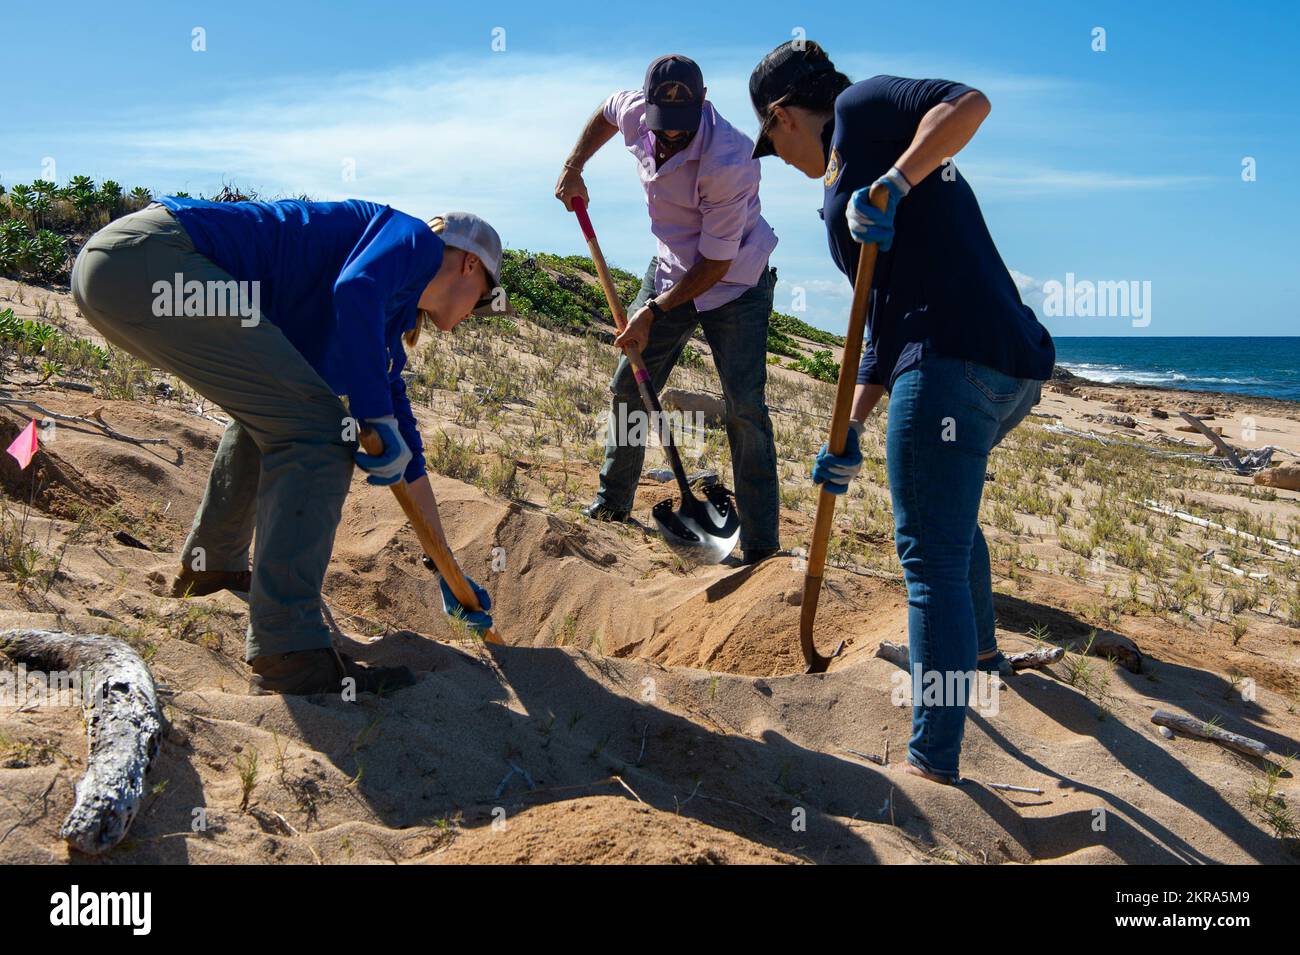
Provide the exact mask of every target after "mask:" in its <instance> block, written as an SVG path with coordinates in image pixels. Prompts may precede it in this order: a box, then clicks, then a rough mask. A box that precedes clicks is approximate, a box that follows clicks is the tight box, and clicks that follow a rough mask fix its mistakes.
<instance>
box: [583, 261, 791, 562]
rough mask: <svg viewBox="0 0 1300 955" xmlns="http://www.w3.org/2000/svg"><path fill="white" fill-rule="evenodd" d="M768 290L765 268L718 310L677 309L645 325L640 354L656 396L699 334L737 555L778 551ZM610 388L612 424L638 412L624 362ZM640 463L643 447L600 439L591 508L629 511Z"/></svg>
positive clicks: (632, 310) (646, 283)
mask: <svg viewBox="0 0 1300 955" xmlns="http://www.w3.org/2000/svg"><path fill="white" fill-rule="evenodd" d="M658 268H659V260H658V259H657V258H654V259H651V260H650V268H649V269H648V270H647V271H646V274H645V278H644V279H643V280H642V282H641V291H640V292H639V293H637V297H636V299H635V300H634V301H633V302H632V304H631V305H630V306H629V307H628V310H627V311H628V316H629V317H631V316H632V315H634V314H636V312H637V310H638V309H640V308H641V306H643V305H644V304H645V303H646V302H647V301H648V300H649V299H650V298H651V296H653V295H654V294H655V291H654V279H655V272H656V271H657V269H658ZM775 287H776V269H766V270H764V272H763V275H762V277H761V278H759V280H758V284H757V285H755V286H754V287H753V288H751V289H749V290H748V291H747V292H745V293H744V294H743V295H741V296H740V297H739V298H737V299H734V300H733V301H730V302H728V303H727V304H726V305H720V306H718V307H717V308H711V309H709V310H708V311H707V312H700V311H697V310H696V308H695V305H694V304H693V303H690V302H688V303H687V304H685V305H681V306H678V307H677V308H674V309H673V310H672V311H670V312H668V313H667V314H665V315H664V316H663V317H662V318H659V319H656V320H655V322H654V324H653V325H651V326H650V342H649V344H648V345H646V348H645V351H643V352H642V353H641V357H642V358H643V359H644V360H645V364H646V370H647V371H649V372H650V386H651V387H652V388H653V389H654V391H655V393H656V394H657V393H659V392H660V391H662V390H663V387H664V383H665V382H666V381H667V380H668V374H669V372H671V371H672V370H673V366H674V365H676V364H677V359H678V358H680V357H681V354H682V349H684V348H685V347H686V344H687V342H689V341H690V339H691V335H692V334H693V333H694V332H695V328H696V326H697V325H698V326H700V327H701V328H702V330H703V331H704V339H705V341H707V342H708V343H709V348H710V350H712V352H713V363H714V365H716V366H717V369H718V377H719V378H721V379H722V394H723V398H724V399H725V401H726V406H727V442H728V443H729V444H730V445H731V461H732V466H731V471H732V476H733V480H734V482H735V483H734V484H733V487H734V488H735V491H736V510H737V511H738V512H739V514H740V546H741V547H742V548H743V549H744V550H756V549H759V548H768V547H779V546H780V540H779V536H778V533H779V532H778V527H779V513H780V512H779V508H780V494H779V492H778V484H777V477H776V443H775V442H774V441H773V438H772V421H771V418H769V417H768V412H767V323H768V320H769V319H770V318H771V315H772V292H773V289H774V288H775ZM610 390H611V391H612V392H613V393H614V400H613V402H612V403H611V405H610V409H609V413H610V415H611V416H612V420H614V421H625V420H628V418H627V416H628V414H629V413H631V412H636V411H640V410H642V408H641V395H640V393H639V392H638V391H637V387H636V378H635V377H634V376H633V374H632V368H631V366H630V365H628V362H627V358H626V356H625V357H623V358H622V359H621V360H620V361H619V363H618V368H617V370H615V372H614V378H613V380H612V381H611V382H610ZM644 464H645V445H644V444H643V443H640V442H636V443H619V442H618V441H617V440H615V438H614V437H613V436H612V435H611V436H610V437H608V438H607V439H606V444H605V463H604V465H603V466H602V467H601V469H600V493H599V494H598V495H597V497H596V502H597V503H599V504H604V505H605V507H607V508H609V509H610V510H614V511H630V510H631V509H632V498H633V496H634V495H635V494H636V486H637V482H638V481H639V480H640V479H641V468H642V467H643V466H644Z"/></svg>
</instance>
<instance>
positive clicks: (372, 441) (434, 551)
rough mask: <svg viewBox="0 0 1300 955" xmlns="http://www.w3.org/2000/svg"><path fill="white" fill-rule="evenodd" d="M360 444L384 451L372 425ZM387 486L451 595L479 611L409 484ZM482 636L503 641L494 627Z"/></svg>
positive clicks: (470, 589) (373, 451) (371, 450)
mask: <svg viewBox="0 0 1300 955" xmlns="http://www.w3.org/2000/svg"><path fill="white" fill-rule="evenodd" d="M361 447H362V448H363V449H365V452H366V454H375V455H378V454H383V453H384V439H383V438H381V437H380V436H379V434H378V432H376V431H375V430H374V429H373V428H363V429H362V431H361ZM390 486H391V487H392V489H393V496H394V497H396V498H397V503H399V504H401V505H402V511H403V512H404V513H405V514H406V519H407V521H409V522H410V524H411V528H412V529H413V530H414V531H415V536H416V538H418V539H419V541H420V547H421V548H422V549H423V550H424V552H425V553H426V554H427V555H429V559H430V560H432V561H433V563H434V566H436V567H437V568H438V573H439V574H441V575H442V579H443V580H445V581H446V582H447V587H448V588H449V589H450V590H451V593H452V596H453V597H455V598H456V599H457V600H458V601H459V602H460V605H461V606H462V607H464V608H465V610H466V611H467V612H469V613H473V612H474V611H476V610H482V609H483V608H482V607H480V606H479V602H478V597H477V596H476V595H475V593H474V588H473V587H471V586H470V585H469V581H468V580H466V579H465V574H464V573H463V572H462V571H461V569H460V565H459V564H457V563H456V558H455V556H454V555H453V554H452V552H451V548H450V547H448V546H447V541H446V540H445V539H444V538H443V536H442V534H441V533H440V532H439V531H438V530H437V529H436V528H435V527H434V526H433V525H432V524H431V523H430V522H429V519H428V518H427V517H426V516H425V513H424V511H422V510H421V509H420V505H419V504H418V503H416V500H415V498H414V497H412V496H411V488H410V486H409V485H408V484H407V483H406V481H404V480H402V481H398V482H397V483H396V484H393V485H390ZM483 639H484V640H486V641H487V642H488V643H502V642H504V641H502V639H501V637H500V636H498V635H497V633H496V631H495V630H487V631H485V632H484V633H483Z"/></svg>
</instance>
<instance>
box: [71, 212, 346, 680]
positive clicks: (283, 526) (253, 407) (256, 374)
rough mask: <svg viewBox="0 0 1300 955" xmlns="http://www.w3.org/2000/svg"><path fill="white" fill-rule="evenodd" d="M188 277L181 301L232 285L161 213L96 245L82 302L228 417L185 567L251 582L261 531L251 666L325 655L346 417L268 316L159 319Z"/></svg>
mask: <svg viewBox="0 0 1300 955" xmlns="http://www.w3.org/2000/svg"><path fill="white" fill-rule="evenodd" d="M178 275H179V276H181V277H182V281H183V282H184V283H186V285H184V286H182V288H183V289H186V288H190V289H192V288H194V287H193V286H191V285H189V283H192V282H194V281H198V282H200V283H203V286H201V287H208V284H207V283H230V282H233V281H234V280H233V279H232V277H231V276H230V274H229V273H227V272H226V271H225V270H223V269H221V268H220V267H219V266H217V265H216V264H215V263H213V262H212V261H211V260H210V259H208V258H207V257H205V256H203V255H200V254H199V253H198V252H196V251H195V249H194V243H193V242H192V241H191V240H190V237H189V235H188V234H187V233H186V232H185V230H184V229H183V228H182V227H181V225H180V224H179V223H178V222H177V221H176V219H175V218H174V217H173V216H172V214H171V213H170V212H169V211H167V210H166V209H164V208H163V207H162V206H158V205H156V204H155V205H152V206H150V207H149V208H147V209H143V210H141V211H140V212H136V213H133V214H132V215H129V216H125V217H123V218H121V219H118V220H117V221H115V222H113V223H111V224H109V225H108V226H107V227H106V228H104V229H102V230H100V231H99V232H98V233H96V234H95V235H94V236H92V237H91V239H90V240H89V241H88V242H87V243H86V245H85V246H84V247H83V248H82V250H81V252H80V254H79V255H78V256H77V262H76V265H75V266H74V267H73V270H72V294H73V297H74V298H75V299H76V302H77V306H78V307H79V308H80V309H81V313H82V314H83V315H84V316H85V317H86V320H87V321H89V322H90V324H91V325H93V326H94V327H95V328H96V329H98V330H99V331H100V332H101V333H102V334H103V336H104V337H105V338H106V339H108V341H109V342H111V343H112V344H114V345H116V346H118V347H119V348H122V349H125V350H126V351H128V352H131V353H132V354H134V355H136V356H137V357H139V358H141V359H143V360H145V361H147V362H149V363H150V364H152V365H155V366H156V367H158V368H161V369H164V370H166V371H169V372H171V373H172V374H174V375H175V376H176V377H177V378H179V379H181V380H182V381H184V382H185V383H186V384H187V385H189V386H190V387H191V388H193V389H194V390H195V391H196V392H198V393H199V394H200V395H202V396H203V397H204V398H207V399H208V400H209V401H212V402H214V403H216V404H218V405H220V406H221V407H222V408H223V409H225V411H226V412H227V414H229V415H230V417H231V423H230V425H229V426H228V427H227V428H226V433H225V434H224V435H223V436H222V439H221V444H220V446H219V447H218V448H217V454H216V458H215V460H214V461H213V462H212V472H211V474H209V476H208V486H207V490H206V492H205V493H204V495H203V503H202V504H201V505H200V506H199V510H198V513H197V514H196V515H195V517H194V525H193V527H192V529H191V531H190V535H189V538H188V539H187V540H186V541H185V544H184V547H183V549H182V551H181V560H182V561H183V562H184V563H185V564H186V565H187V566H189V567H191V568H192V569H194V570H210V571H213V570H229V571H243V570H246V569H247V568H248V560H249V549H250V545H251V544H252V540H253V529H254V527H256V529H257V547H256V550H255V552H254V554H253V562H252V563H253V567H252V569H253V586H252V593H251V594H250V595H249V623H248V646H247V653H246V656H247V659H249V660H251V659H252V658H253V657H256V656H261V655H263V654H278V653H290V652H293V651H296V650H313V649H319V648H324V647H328V646H329V645H330V631H329V629H328V628H327V627H326V626H325V622H324V620H323V619H322V617H321V584H322V583H323V581H324V579H325V570H326V568H327V566H328V565H329V559H330V552H331V550H332V549H333V546H334V532H335V529H336V528H337V527H338V523H339V519H340V517H341V515H342V512H343V500H344V498H345V497H346V496H347V492H348V485H349V483H350V481H351V477H352V467H353V463H352V447H351V446H350V445H349V444H348V443H347V442H345V441H344V437H343V435H344V418H345V416H346V414H347V412H346V410H345V409H344V407H343V403H342V401H341V400H340V399H339V398H338V396H337V395H335V394H334V393H333V391H331V389H330V388H329V386H328V385H327V384H326V383H325V382H324V380H322V378H321V377H320V375H318V374H317V373H316V371H315V369H313V368H312V367H311V365H309V364H308V363H307V360H306V359H305V358H303V357H302V355H301V354H300V353H299V352H298V350H297V349H296V348H294V346H293V345H292V344H290V342H289V340H288V339H287V338H285V337H284V334H283V333H282V332H281V331H280V330H279V329H278V328H276V326H275V325H273V324H272V323H271V322H270V321H268V320H267V319H266V317H265V316H262V317H261V318H260V320H256V319H253V318H248V317H243V316H241V315H240V314H230V312H232V311H233V310H232V309H228V308H213V307H212V306H211V304H209V305H208V306H206V307H205V308H204V309H203V310H204V311H211V312H214V313H215V312H222V311H224V312H226V314H211V315H171V314H159V313H160V312H169V311H171V312H174V311H176V309H174V308H169V307H168V303H169V302H175V296H174V294H173V293H174V289H173V286H174V285H175V284H176V282H177V276H178ZM212 287H214V288H215V287H223V288H229V287H230V286H228V285H223V286H212ZM164 296H171V298H170V299H169V298H164ZM249 298H250V296H245V300H248V299H249ZM207 301H208V302H209V303H211V301H212V299H210V298H209V299H207Z"/></svg>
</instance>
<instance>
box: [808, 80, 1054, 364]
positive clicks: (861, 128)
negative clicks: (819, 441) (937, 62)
mask: <svg viewBox="0 0 1300 955" xmlns="http://www.w3.org/2000/svg"><path fill="white" fill-rule="evenodd" d="M970 91H971V88H970V87H969V86H963V85H962V84H960V83H953V82H950V81H948V80H910V79H904V78H902V77H899V76H874V77H872V78H871V79H869V80H863V81H862V82H860V83H855V84H853V85H852V86H850V87H849V88H848V89H846V90H845V91H844V92H843V93H841V94H840V95H839V97H838V98H837V99H836V100H835V118H834V120H833V122H831V123H827V124H826V128H825V130H824V131H823V134H822V135H823V139H824V142H825V147H826V149H827V150H828V162H827V167H826V178H825V187H826V195H825V205H824V207H823V209H822V218H823V219H825V221H826V233H827V237H828V239H829V240H830V247H831V256H832V258H834V259H835V264H836V265H838V266H839V268H840V271H841V272H843V273H844V274H845V275H847V276H848V278H849V281H850V282H852V281H853V279H854V277H855V275H856V274H857V268H858V253H859V250H860V249H861V246H860V245H859V244H858V243H857V242H856V241H855V240H854V238H853V236H852V235H850V234H849V226H848V223H847V222H846V221H845V218H844V211H845V209H846V208H847V206H848V202H849V197H850V196H851V195H852V194H853V193H854V192H855V191H857V190H858V189H861V188H863V187H864V186H870V185H871V184H872V183H873V182H875V181H876V180H877V179H879V178H880V177H881V176H883V175H884V174H885V173H886V172H888V171H889V167H890V166H892V165H893V164H894V163H895V162H897V160H898V157H899V156H901V155H902V154H903V152H904V151H905V150H906V149H907V147H908V145H909V144H910V143H911V142H912V139H913V137H914V136H915V134H916V129H917V127H918V126H919V125H920V123H921V118H922V117H923V116H925V114H926V113H927V112H929V111H930V110H931V109H932V108H934V107H935V106H937V105H938V104H940V103H946V102H949V101H951V100H955V99H957V98H958V97H960V96H963V95H965V94H966V93H969V92H970ZM945 172H946V174H947V175H946V178H945ZM871 289H872V293H871V305H870V309H869V311H868V315H867V342H866V344H865V345H864V347H863V352H862V364H861V365H860V366H859V368H858V383H859V384H878V385H885V386H886V387H887V388H892V387H893V384H894V381H895V379H896V378H897V377H898V376H899V375H900V374H902V373H903V372H904V371H906V370H907V369H908V368H911V367H912V366H913V365H915V364H916V363H917V362H919V361H920V360H921V355H922V353H923V352H924V351H925V349H927V348H929V349H933V351H934V352H935V353H936V354H939V355H943V356H944V357H947V358H960V359H964V360H968V361H976V362H979V363H980V364H983V365H988V366H989V367H991V368H995V369H997V370H998V371H1001V372H1003V373H1005V374H1008V375H1012V376H1014V377H1016V378H1030V379H1034V380H1037V381H1046V380H1047V379H1048V378H1050V377H1051V374H1052V365H1053V363H1054V362H1055V361H1056V347H1055V346H1054V345H1053V344H1052V336H1051V335H1050V334H1048V331H1047V329H1046V328H1044V327H1043V325H1042V324H1041V323H1040V322H1039V321H1038V318H1037V316H1035V315H1034V313H1033V311H1032V310H1031V309H1030V308H1028V307H1027V306H1026V305H1025V304H1024V303H1023V302H1022V301H1021V300H1020V292H1019V291H1018V290H1017V289H1016V285H1015V283H1014V282H1013V281H1012V280H1011V274H1010V272H1008V271H1007V267H1006V265H1005V264H1004V263H1003V261H1002V257H1001V256H1000V255H999V254H998V250H997V247H996V246H995V245H994V244H993V238H992V236H990V235H989V230H988V226H986V225H985V224H984V216H983V214H982V213H981V212H980V207H979V203H978V202H977V201H976V199H975V193H974V192H972V191H971V188H970V185H969V184H968V183H967V182H966V180H965V178H964V177H963V176H962V175H961V173H960V172H959V171H957V169H956V167H955V166H949V167H947V168H946V169H945V167H943V166H941V167H940V168H939V169H936V170H935V171H934V172H932V173H931V174H930V175H928V176H926V177H925V179H923V180H922V181H921V182H919V183H915V184H913V188H912V191H911V192H909V193H908V194H907V196H906V197H904V198H903V200H902V201H901V202H900V203H899V205H898V210H897V212H896V213H895V217H894V242H893V245H892V246H890V250H889V251H888V252H882V253H880V254H879V256H878V257H877V259H876V271H875V275H874V277H873V279H872V283H871Z"/></svg>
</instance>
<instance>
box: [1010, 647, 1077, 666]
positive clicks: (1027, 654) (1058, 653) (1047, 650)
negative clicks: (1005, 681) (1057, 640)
mask: <svg viewBox="0 0 1300 955" xmlns="http://www.w3.org/2000/svg"><path fill="white" fill-rule="evenodd" d="M1063 656H1065V647H1035V648H1034V649H1032V650H1026V651H1024V652H1023V653H1013V654H1011V656H1009V657H1007V662H1008V663H1010V664H1011V669H1013V670H1028V669H1030V668H1031V667H1043V666H1047V664H1049V663H1055V662H1056V661H1057V660H1059V659H1061V657H1063Z"/></svg>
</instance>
